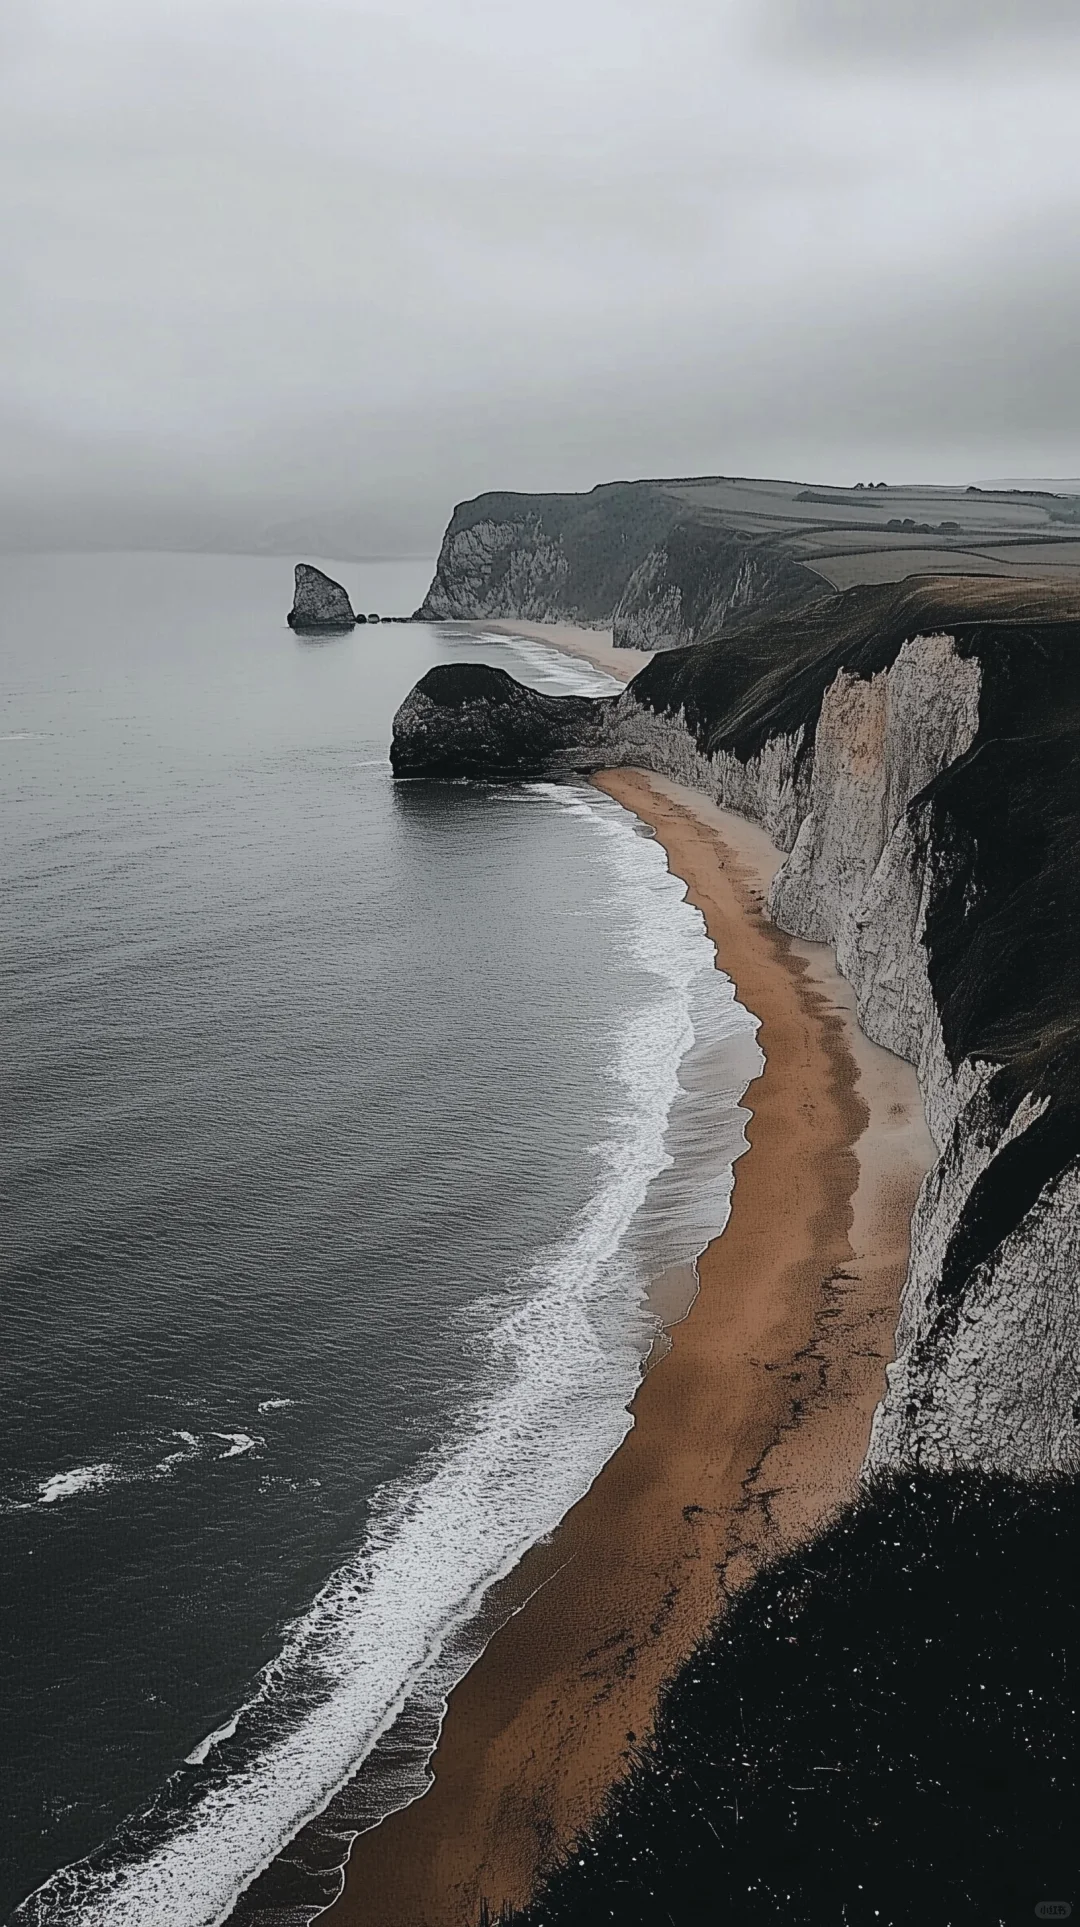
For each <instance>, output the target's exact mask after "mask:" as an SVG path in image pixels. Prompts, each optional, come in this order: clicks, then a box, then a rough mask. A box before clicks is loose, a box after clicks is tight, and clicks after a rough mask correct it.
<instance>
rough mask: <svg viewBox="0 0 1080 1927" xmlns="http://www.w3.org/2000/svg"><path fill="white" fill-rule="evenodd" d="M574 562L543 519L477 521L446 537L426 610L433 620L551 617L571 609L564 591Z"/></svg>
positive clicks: (425, 603) (535, 619)
mask: <svg viewBox="0 0 1080 1927" xmlns="http://www.w3.org/2000/svg"><path fill="white" fill-rule="evenodd" d="M569 567H570V565H569V563H568V561H567V559H566V556H565V555H564V554H563V552H562V550H561V549H560V548H559V547H558V546H557V544H556V543H554V542H552V541H550V540H549V539H548V538H547V537H546V536H545V535H544V534H543V532H542V530H541V528H540V525H539V523H535V524H534V523H531V522H495V521H485V522H475V523H473V525H472V527H471V528H467V529H458V530H457V531H455V533H454V534H452V535H448V536H447V537H446V539H445V541H444V543H443V549H442V554H441V555H440V557H439V566H438V570H437V573H436V576H435V580H434V582H433V583H432V585H431V588H430V589H429V590H428V593H427V596H426V598H425V601H424V611H423V612H424V615H425V616H427V617H430V618H431V619H432V620H433V621H439V620H453V619H454V618H461V617H469V616H472V617H476V616H520V617H522V618H523V619H524V620H526V621H529V622H545V621H548V620H550V619H553V618H555V617H558V616H559V615H560V614H563V615H564V614H565V611H564V610H563V609H562V605H561V592H562V590H563V588H564V586H565V583H566V579H567V576H568V574H569Z"/></svg>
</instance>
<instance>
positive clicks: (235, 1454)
mask: <svg viewBox="0 0 1080 1927" xmlns="http://www.w3.org/2000/svg"><path fill="white" fill-rule="evenodd" d="M210 1436H211V1438H215V1439H225V1440H227V1442H228V1446H229V1449H228V1451H227V1452H219V1453H218V1458H219V1459H239V1458H242V1457H243V1455H244V1453H245V1452H254V1450H255V1447H256V1446H257V1445H265V1444H266V1440H265V1439H259V1438H252V1436H251V1434H250V1433H249V1432H212V1433H211V1434H210Z"/></svg>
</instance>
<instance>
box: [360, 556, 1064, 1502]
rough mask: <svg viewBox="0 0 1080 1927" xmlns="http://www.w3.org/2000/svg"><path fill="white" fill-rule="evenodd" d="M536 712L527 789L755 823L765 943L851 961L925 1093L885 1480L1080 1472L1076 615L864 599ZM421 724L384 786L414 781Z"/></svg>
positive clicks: (447, 764)
mask: <svg viewBox="0 0 1080 1927" xmlns="http://www.w3.org/2000/svg"><path fill="white" fill-rule="evenodd" d="M435 673H436V675H438V674H439V673H440V672H435ZM450 673H452V674H453V675H454V676H460V675H461V674H462V671H461V670H460V669H457V670H454V671H453V672H450ZM483 673H484V675H485V676H490V675H493V674H496V673H497V672H492V671H485V672H483ZM430 680H431V679H430V678H428V679H426V681H428V682H430ZM505 681H507V682H509V681H510V679H509V678H506V679H505ZM420 688H421V689H423V685H421V686H420ZM436 693H441V696H442V698H443V701H442V703H441V713H440V718H439V733H438V741H439V757H438V764H437V766H438V767H439V768H440V769H442V770H444V771H446V770H452V769H453V768H454V766H455V754H456V752H455V748H454V739H455V710H458V711H460V713H461V714H462V716H463V717H464V716H465V714H466V712H467V710H468V706H469V702H470V701H471V702H473V703H474V704H475V702H476V700H479V701H480V703H481V706H483V705H484V704H485V703H486V702H487V701H488V698H487V696H486V695H485V694H484V692H472V693H471V694H470V695H468V696H467V695H466V694H465V693H464V692H461V693H459V692H458V691H457V690H456V689H455V687H454V686H453V685H452V684H450V683H447V685H446V687H445V688H441V686H440V692H436ZM416 695H419V691H418V692H416ZM538 700H540V701H543V702H544V703H546V705H547V709H548V710H549V711H551V710H553V711H554V712H555V714H554V716H553V717H549V716H547V715H545V717H541V716H540V714H539V711H536V710H531V711H530V714H531V718H532V720H531V723H530V733H529V767H530V768H533V769H535V768H537V767H541V766H543V767H547V768H550V769H566V768H567V767H576V768H582V769H584V768H590V769H591V768H595V767H596V766H597V763H598V762H600V761H604V762H606V763H608V764H612V765H614V764H618V763H623V764H631V765H639V766H642V767H645V768H649V769H653V770H656V771H659V772H662V773H665V774H667V775H669V776H672V777H675V778H677V779H678V780H680V781H682V782H686V783H690V784H693V785H694V786H696V787H697V788H699V789H701V790H702V791H704V792H705V793H706V794H707V795H708V796H710V797H711V798H712V799H713V800H715V801H716V802H718V803H720V804H722V805H723V806H725V807H727V808H731V809H735V810H738V811H740V812H742V813H743V814H744V815H747V816H750V817H752V818H754V819H755V820H756V821H758V822H759V823H761V824H762V825H763V826H764V827H765V829H766V830H767V831H768V833H769V835H770V836H771V837H772V838H773V840H774V841H775V842H776V843H777V844H778V845H779V847H780V848H781V849H783V850H784V851H785V852H786V853H787V854H786V857H785V861H784V863H783V864H782V866H781V868H780V870H779V872H778V873H777V876H776V879H775V882H774V885H773V889H772V894H771V900H770V910H771V913H772V915H773V916H774V917H775V918H776V920H777V922H778V923H779V924H780V925H781V926H782V927H783V928H784V929H786V930H789V931H791V932H792V933H793V934H795V935H798V936H802V937H806V938H809V939H812V940H815V941H820V942H827V943H830V944H833V945H835V947H836V952H837V958H838V962H839V965H840V968H841V970H842V971H843V973H844V974H845V976H847V977H848V979H849V980H850V982H851V983H852V985H853V986H854V989H855V992H856V996H857V999H858V1006H859V1013H860V1020H861V1022H862V1024H863V1027H864V1029H865V1030H866V1032H867V1034H868V1035H869V1036H870V1037H872V1038H873V1039H875V1041H877V1042H879V1043H881V1044H884V1045H886V1046H887V1047H888V1048H889V1049H891V1050H894V1051H896V1052H898V1053H899V1054H900V1055H902V1056H904V1057H905V1058H907V1059H909V1061H910V1062H912V1063H913V1064H914V1065H915V1066H916V1067H917V1070H918V1075H919V1079H920V1083H921V1087H922V1091H923V1096H924V1101H925V1104H926V1110H927V1116H928V1119H929V1121H930V1126H931V1129H932V1131H933V1134H934V1137H935V1140H936V1142H937V1145H938V1148H939V1153H940V1155H939V1158H938V1161H937V1163H936V1165H935V1166H934V1168H933V1170H932V1171H931V1172H930V1174H929V1176H928V1178H927V1180H926V1183H925V1185H924V1187H923V1191H922V1194H921V1197H920V1199H919V1204H918V1207H917V1210H916V1213H915V1219H914V1223H913V1227H912V1250H911V1263H910V1269H909V1275H908V1280H907V1285H906V1289H905V1293H904V1300H903V1307H902V1314H901V1321H900V1328H899V1332H898V1337H897V1357H896V1362H895V1364H894V1365H893V1366H892V1367H891V1369H890V1372H889V1388H888V1392H887V1395H886V1397H885V1399H884V1401H883V1403H882V1405H881V1406H880V1408H879V1410H878V1413H877V1415H876V1419H875V1423H874V1429H873V1436H872V1440H871V1445H870V1452H869V1458H868V1467H869V1469H871V1470H884V1469H898V1468H901V1467H903V1466H908V1465H920V1466H922V1467H924V1468H926V1469H930V1470H933V1469H938V1468H940V1469H945V1470H952V1469H956V1468H962V1467H971V1468H976V1469H980V1470H983V1471H990V1472H996V1473H1014V1474H1015V1473H1019V1474H1021V1475H1027V1476H1031V1475H1038V1474H1041V1473H1044V1472H1048V1471H1051V1470H1073V1471H1075V1470H1078V1469H1080V955H1078V946H1077V944H1076V940H1075V939H1076V932H1077V931H1078V930H1080V870H1078V866H1077V863H1076V859H1075V851H1076V846H1077V837H1078V834H1080V593H1078V591H1077V590H1076V589H1075V588H1073V587H1060V586H1055V587H1052V588H1051V587H1044V586H1041V585H1038V584H1034V585H1033V584H1031V583H1008V584H1004V583H987V582H986V581H985V580H983V581H978V580H968V579H956V580H953V581H951V582H943V581H942V580H940V579H937V580H933V581H925V582H917V583H910V582H909V583H904V584H901V585H896V586H893V587H874V588H871V589H856V590H851V591H849V592H848V593H847V594H845V595H842V596H837V597H831V598H829V599H827V600H826V601H819V602H816V603H814V604H813V605H811V606H810V607H804V608H801V609H799V610H797V611H796V612H795V613H792V614H789V615H787V616H779V617H777V618H776V619H775V620H773V621H765V622H760V623H758V624H750V625H748V626H746V627H744V628H742V629H741V630H739V631H738V632H736V633H733V634H732V635H731V636H730V637H729V638H728V639H727V640H725V639H724V638H723V637H721V638H720V639H719V640H717V641H716V642H713V643H709V644H706V645H703V646H700V647H696V648H690V649H682V650H677V651H670V652H667V653H665V654H663V655H662V656H658V657H657V658H656V659H655V660H654V661H653V662H652V663H650V664H649V666H648V667H647V668H646V669H645V670H643V671H642V672H641V674H640V675H639V676H637V677H636V678H635V680H634V681H633V682H632V683H631V684H630V685H629V686H628V688H627V690H626V691H625V693H624V694H623V695H621V696H619V697H617V698H611V699H607V700H603V701H600V702H595V703H589V702H588V701H587V700H583V699H573V701H574V707H573V708H572V709H571V708H570V707H568V706H566V705H568V704H569V703H570V701H571V699H561V701H560V699H551V698H546V699H538ZM500 701H501V705H502V713H503V714H504V715H505V716H506V718H510V717H511V716H513V715H514V714H515V713H518V712H520V710H521V704H520V700H519V701H518V702H517V706H516V709H515V705H514V703H513V702H511V701H510V700H509V699H508V697H507V696H506V693H505V692H502V695H501V697H500ZM413 703H414V698H413V697H410V698H409V701H408V702H407V703H406V705H405V706H404V707H403V709H402V711H401V712H400V713H399V717H398V718H397V720H396V723H395V748H394V759H395V768H396V769H399V770H400V769H403V768H405V767H406V765H407V766H408V768H409V769H410V770H411V771H413V772H416V773H419V772H420V771H422V770H423V769H424V767H425V754H424V750H423V745H422V742H421V741H420V739H419V738H418V737H417V735H416V733H415V732H416V721H417V711H416V709H415V707H414V708H413V709H410V704H413ZM428 720H429V722H430V718H429V719H428ZM545 727H549V728H550V729H551V731H552V734H551V737H550V742H549V746H548V749H547V750H546V749H545V744H544V739H543V735H542V731H543V729H544V728H545ZM502 729H503V723H502V721H501V720H500V715H499V714H497V713H496V709H495V708H494V707H489V708H488V711H487V714H486V716H485V718H484V720H483V723H482V725H481V723H480V721H479V718H478V716H477V715H476V713H475V711H474V713H473V714H472V715H471V716H470V717H469V719H468V723H467V728H466V730H465V732H464V734H463V737H462V743H463V746H465V745H466V744H467V745H468V748H467V759H468V760H467V763H463V764H462V765H461V767H463V768H464V767H468V769H469V771H470V772H471V773H477V771H478V768H479V767H480V766H481V764H482V762H483V758H484V757H485V756H488V757H492V758H493V759H494V763H493V767H495V768H497V769H500V770H501V769H506V768H509V767H512V766H513V755H512V753H511V751H512V748H513V740H514V738H513V729H512V728H511V729H510V734H509V737H508V738H507V741H508V742H509V743H510V749H508V750H507V751H506V752H505V755H504V752H503V751H502V750H500V749H499V747H498V745H499V742H500V741H501V740H503V739H502V736H501V734H500V732H501V731H502ZM477 744H479V745H480V750H481V753H480V756H479V760H478V758H477V755H476V754H475V746H476V745H477Z"/></svg>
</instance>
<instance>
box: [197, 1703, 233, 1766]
mask: <svg viewBox="0 0 1080 1927" xmlns="http://www.w3.org/2000/svg"><path fill="white" fill-rule="evenodd" d="M239 1724H240V1714H239V1712H236V1713H234V1714H233V1715H232V1717H231V1719H227V1720H226V1721H225V1724H224V1726H215V1728H214V1730H213V1732H212V1733H208V1734H207V1736H206V1738H205V1740H200V1741H199V1744H198V1746H193V1747H192V1749H191V1752H190V1753H188V1754H187V1755H186V1757H185V1759H184V1765H185V1766H201V1765H202V1763H203V1761H204V1760H205V1759H206V1758H207V1757H208V1755H209V1752H210V1749H211V1747H213V1746H220V1744H221V1742H222V1740H231V1739H232V1736H233V1734H234V1733H235V1732H236V1729H237V1727H238V1725H239Z"/></svg>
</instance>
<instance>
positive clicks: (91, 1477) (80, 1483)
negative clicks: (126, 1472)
mask: <svg viewBox="0 0 1080 1927" xmlns="http://www.w3.org/2000/svg"><path fill="white" fill-rule="evenodd" d="M122 1477H123V1474H122V1472H121V1470H120V1467H119V1466H118V1465H111V1464H103V1465H76V1466H73V1467H72V1469H71V1471H70V1472H54V1473H53V1475H52V1478H51V1479H42V1481H41V1484H40V1485H39V1486H38V1504H39V1505H56V1504H57V1503H58V1501H59V1500H60V1499H74V1498H77V1497H78V1495H79V1493H80V1492H99V1491H100V1490H101V1488H102V1486H106V1485H112V1484H113V1482H114V1481H115V1480H116V1479H119V1478H122Z"/></svg>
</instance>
